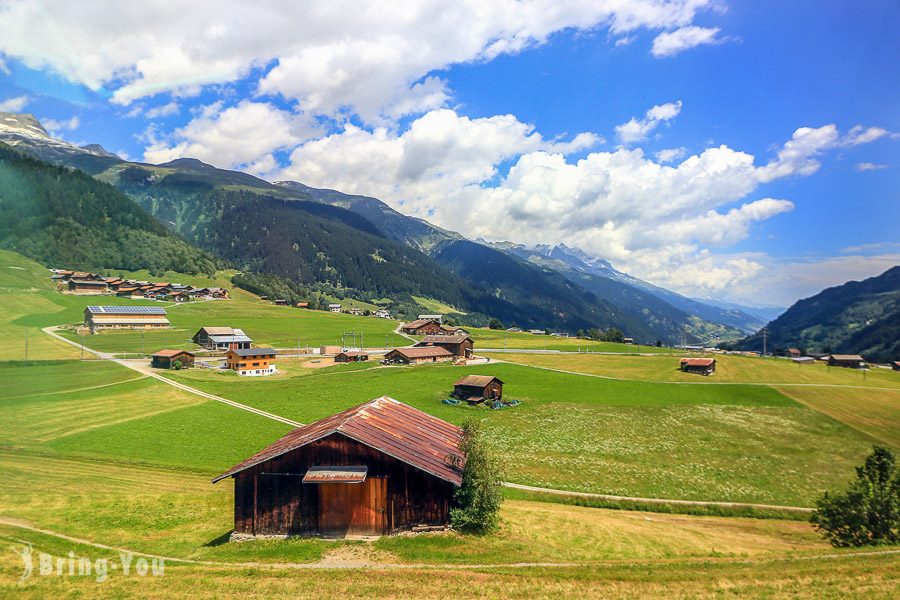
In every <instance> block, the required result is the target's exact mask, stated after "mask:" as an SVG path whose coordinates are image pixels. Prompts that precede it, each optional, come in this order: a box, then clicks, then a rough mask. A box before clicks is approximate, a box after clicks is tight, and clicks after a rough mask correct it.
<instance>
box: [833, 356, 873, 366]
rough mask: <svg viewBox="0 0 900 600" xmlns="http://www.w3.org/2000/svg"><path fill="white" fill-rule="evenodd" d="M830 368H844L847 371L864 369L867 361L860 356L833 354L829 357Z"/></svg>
mask: <svg viewBox="0 0 900 600" xmlns="http://www.w3.org/2000/svg"><path fill="white" fill-rule="evenodd" d="M828 366H829V367H843V368H845V369H864V368H865V367H866V361H865V360H864V359H863V357H862V356H860V355H859V354H832V355H831V356H829V357H828Z"/></svg>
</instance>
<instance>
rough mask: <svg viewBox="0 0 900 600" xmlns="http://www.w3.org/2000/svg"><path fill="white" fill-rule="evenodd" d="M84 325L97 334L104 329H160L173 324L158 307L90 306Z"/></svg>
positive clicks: (85, 310) (86, 310)
mask: <svg viewBox="0 0 900 600" xmlns="http://www.w3.org/2000/svg"><path fill="white" fill-rule="evenodd" d="M84 325H85V327H87V328H88V329H90V331H91V333H96V332H97V331H98V330H102V329H159V328H163V327H169V326H170V325H171V324H170V323H169V319H167V318H166V311H165V309H163V308H159V307H156V306H88V307H87V308H85V309H84Z"/></svg>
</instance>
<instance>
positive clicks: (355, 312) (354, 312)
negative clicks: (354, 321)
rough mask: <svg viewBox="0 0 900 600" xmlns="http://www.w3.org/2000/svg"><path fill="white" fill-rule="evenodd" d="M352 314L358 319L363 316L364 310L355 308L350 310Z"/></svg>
mask: <svg viewBox="0 0 900 600" xmlns="http://www.w3.org/2000/svg"><path fill="white" fill-rule="evenodd" d="M350 314H351V315H353V316H356V317H358V316H360V315H362V314H363V309H361V308H359V307H358V306H354V307H353V308H351V309H350Z"/></svg>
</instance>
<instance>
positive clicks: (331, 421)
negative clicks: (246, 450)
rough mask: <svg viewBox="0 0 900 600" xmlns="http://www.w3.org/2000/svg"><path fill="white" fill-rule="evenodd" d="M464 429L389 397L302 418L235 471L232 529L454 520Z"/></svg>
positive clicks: (336, 533)
mask: <svg viewBox="0 0 900 600" xmlns="http://www.w3.org/2000/svg"><path fill="white" fill-rule="evenodd" d="M461 435H462V432H461V431H460V429H459V428H458V427H456V426H454V425H451V424H450V423H447V422H446V421H442V420H441V419H438V418H437V417H433V416H431V415H429V414H428V413H425V412H422V411H420V410H417V409H415V408H413V407H411V406H408V405H406V404H403V403H401V402H398V401H397V400H394V399H393V398H389V397H387V396H382V397H381V398H376V399H375V400H370V401H369V402H366V403H364V404H361V405H359V406H356V407H354V408H350V409H348V410H345V411H343V412H341V413H338V414H336V415H333V416H331V417H327V418H325V419H322V420H320V421H316V422H315V423H310V424H309V425H304V426H302V427H298V428H297V429H295V430H293V431H291V432H290V433H288V434H287V435H285V436H284V437H282V438H281V439H279V440H277V441H276V442H274V443H273V444H271V445H270V446H268V447H267V448H265V449H263V450H261V451H260V452H258V453H257V454H255V455H253V456H251V457H250V458H248V459H246V460H245V461H243V462H242V463H240V464H238V465H236V466H234V467H232V468H231V469H229V470H228V471H226V472H225V473H223V474H221V475H219V476H218V477H216V478H215V479H213V483H216V482H218V481H221V480H222V479H226V478H228V477H232V478H234V532H235V534H236V535H235V537H240V536H254V535H277V536H285V537H287V536H290V535H322V536H328V537H346V536H357V535H370V536H371V535H386V534H392V533H397V532H401V531H409V530H413V531H421V530H429V529H443V528H446V527H448V526H449V525H450V507H451V503H452V500H453V494H454V491H455V489H456V488H457V487H459V486H460V485H461V484H462V468H463V464H464V457H463V456H462V454H461V453H460V451H459V442H460V438H461Z"/></svg>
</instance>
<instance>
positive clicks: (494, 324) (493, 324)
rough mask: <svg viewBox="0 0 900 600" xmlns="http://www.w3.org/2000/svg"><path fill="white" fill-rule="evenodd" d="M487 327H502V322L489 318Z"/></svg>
mask: <svg viewBox="0 0 900 600" xmlns="http://www.w3.org/2000/svg"><path fill="white" fill-rule="evenodd" d="M488 329H503V323H501V322H500V319H496V318H494V319H491V320H490V322H488Z"/></svg>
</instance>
